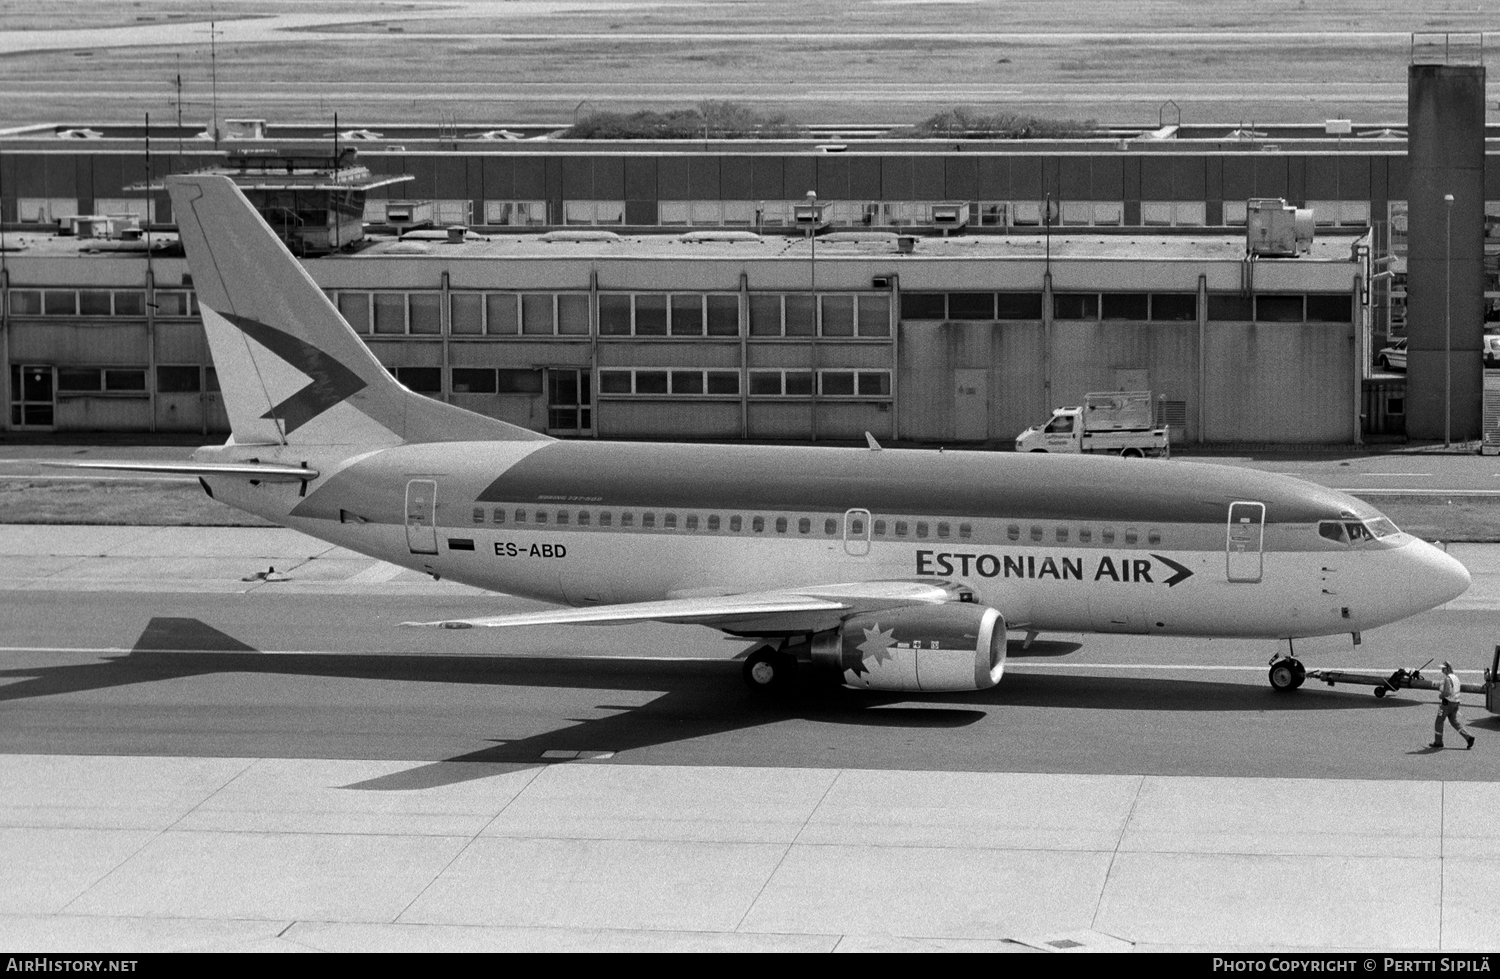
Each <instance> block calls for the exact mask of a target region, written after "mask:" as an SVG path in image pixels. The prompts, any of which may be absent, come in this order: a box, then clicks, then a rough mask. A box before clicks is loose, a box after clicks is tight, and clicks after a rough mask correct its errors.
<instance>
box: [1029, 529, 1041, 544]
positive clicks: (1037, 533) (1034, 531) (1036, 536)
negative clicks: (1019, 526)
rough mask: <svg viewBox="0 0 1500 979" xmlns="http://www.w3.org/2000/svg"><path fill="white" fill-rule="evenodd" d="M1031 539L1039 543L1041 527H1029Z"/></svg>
mask: <svg viewBox="0 0 1500 979" xmlns="http://www.w3.org/2000/svg"><path fill="white" fill-rule="evenodd" d="M1031 539H1032V540H1033V541H1035V542H1037V543H1038V544H1040V543H1041V542H1042V528H1040V527H1032V528H1031Z"/></svg>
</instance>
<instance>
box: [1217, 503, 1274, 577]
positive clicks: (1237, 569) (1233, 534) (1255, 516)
mask: <svg viewBox="0 0 1500 979" xmlns="http://www.w3.org/2000/svg"><path fill="white" fill-rule="evenodd" d="M1265 533H1266V505H1265V504H1264V503H1250V502H1237V503H1231V504H1229V528H1228V539H1227V541H1226V542H1225V553H1226V561H1227V567H1226V570H1227V573H1228V576H1229V580H1230V581H1247V582H1254V581H1259V580H1260V579H1261V575H1262V573H1263V571H1264V566H1263V560H1262V550H1263V545H1264V542H1265Z"/></svg>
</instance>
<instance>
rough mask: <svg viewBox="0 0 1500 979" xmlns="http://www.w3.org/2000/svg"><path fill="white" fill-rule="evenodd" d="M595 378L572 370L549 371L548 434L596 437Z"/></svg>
mask: <svg viewBox="0 0 1500 979" xmlns="http://www.w3.org/2000/svg"><path fill="white" fill-rule="evenodd" d="M592 378H593V375H592V374H591V373H590V372H589V371H586V370H578V369H577V368H573V367H562V368H558V367H549V368H548V369H547V434H549V435H592V434H594V399H593V395H592V389H593V385H592V384H591V383H590V382H591V380H592Z"/></svg>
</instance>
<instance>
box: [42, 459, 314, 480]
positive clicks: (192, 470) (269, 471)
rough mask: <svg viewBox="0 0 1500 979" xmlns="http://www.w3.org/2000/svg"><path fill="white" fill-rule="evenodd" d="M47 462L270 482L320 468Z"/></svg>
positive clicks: (309, 474) (261, 464) (57, 466)
mask: <svg viewBox="0 0 1500 979" xmlns="http://www.w3.org/2000/svg"><path fill="white" fill-rule="evenodd" d="M43 465H46V466H51V467H53V468H54V469H110V470H116V471H119V472H138V473H166V474H168V475H174V476H241V477H243V478H245V479H259V480H261V481H262V482H266V483H297V482H301V481H302V480H304V479H309V480H310V479H317V478H318V470H316V469H305V468H303V467H301V466H279V465H276V464H275V463H270V462H46V463H43Z"/></svg>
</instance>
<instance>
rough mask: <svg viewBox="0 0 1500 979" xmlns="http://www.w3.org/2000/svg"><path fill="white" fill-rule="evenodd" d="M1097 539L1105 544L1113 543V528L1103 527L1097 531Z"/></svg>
mask: <svg viewBox="0 0 1500 979" xmlns="http://www.w3.org/2000/svg"><path fill="white" fill-rule="evenodd" d="M1099 539H1100V540H1102V541H1103V542H1104V543H1106V544H1113V543H1114V542H1115V528H1113V527H1105V528H1104V529H1103V530H1101V531H1099Z"/></svg>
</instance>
